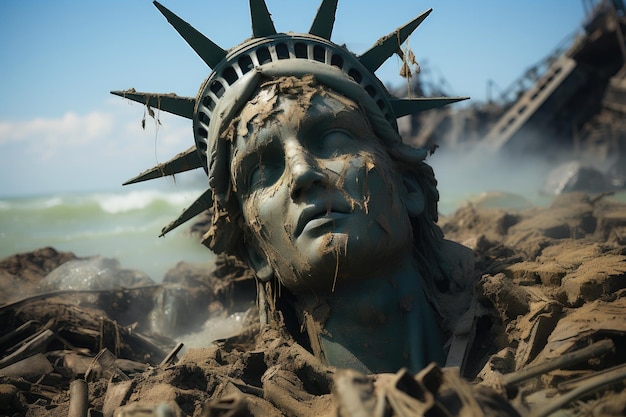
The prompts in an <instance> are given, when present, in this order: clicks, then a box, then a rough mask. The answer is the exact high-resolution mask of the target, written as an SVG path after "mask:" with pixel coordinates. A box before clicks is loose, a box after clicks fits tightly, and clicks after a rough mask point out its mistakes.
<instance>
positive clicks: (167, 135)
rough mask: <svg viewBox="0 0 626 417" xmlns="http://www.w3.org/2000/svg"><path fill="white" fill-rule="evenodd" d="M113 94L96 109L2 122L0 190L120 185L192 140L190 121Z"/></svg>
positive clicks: (172, 154)
mask: <svg viewBox="0 0 626 417" xmlns="http://www.w3.org/2000/svg"><path fill="white" fill-rule="evenodd" d="M142 118H143V106H141V105H138V104H134V105H129V103H128V102H126V101H125V100H122V99H120V98H117V97H111V99H109V100H106V102H105V103H103V105H101V106H100V107H99V108H98V110H97V111H92V112H89V113H86V114H80V113H79V112H75V111H68V112H66V113H65V114H64V115H63V116H61V117H58V118H43V117H37V118H33V119H31V120H26V121H0V195H2V194H9V195H10V194H18V193H19V194H25V193H29V192H30V193H38V192H48V191H50V190H53V189H55V188H56V187H62V188H63V189H92V188H93V187H100V188H104V187H107V186H108V187H111V186H117V185H119V184H121V183H122V182H123V181H124V180H127V179H128V178H131V177H133V176H134V175H136V174H138V173H139V172H142V171H143V170H145V169H147V168H150V167H152V166H155V165H156V164H157V163H160V162H165V161H167V160H169V159H170V158H172V157H173V156H175V155H176V154H178V153H179V152H182V151H184V150H186V149H187V148H189V147H190V146H191V145H193V143H194V140H193V131H192V126H191V120H188V119H184V118H181V117H178V116H173V115H170V114H169V113H163V112H162V113H161V114H160V115H159V119H160V120H161V125H160V126H158V129H157V128H156V126H155V123H154V120H153V119H151V118H150V117H147V118H146V125H145V129H142V127H141V120H142Z"/></svg>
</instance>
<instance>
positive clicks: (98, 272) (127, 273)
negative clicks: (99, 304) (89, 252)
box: [42, 256, 154, 290]
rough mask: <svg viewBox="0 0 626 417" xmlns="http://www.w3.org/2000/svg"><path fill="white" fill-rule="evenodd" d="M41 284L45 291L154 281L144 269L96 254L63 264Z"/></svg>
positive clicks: (128, 285) (150, 282)
mask: <svg viewBox="0 0 626 417" xmlns="http://www.w3.org/2000/svg"><path fill="white" fill-rule="evenodd" d="M42 285H43V286H44V287H45V288H47V289H48V290H112V289H118V288H133V287H141V286H144V285H154V281H152V280H151V279H150V277H149V276H148V275H146V274H145V273H143V272H140V271H134V270H130V269H122V268H120V263H119V261H118V260H117V259H111V258H103V257H101V256H95V257H93V258H87V259H76V260H72V261H68V262H66V263H64V264H63V265H61V266H59V267H58V268H56V269H54V270H53V271H52V272H50V273H49V274H48V275H47V276H46V278H45V279H44V281H43V283H42Z"/></svg>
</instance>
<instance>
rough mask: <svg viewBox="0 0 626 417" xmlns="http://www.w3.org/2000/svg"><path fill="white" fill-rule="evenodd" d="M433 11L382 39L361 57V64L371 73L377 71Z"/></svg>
mask: <svg viewBox="0 0 626 417" xmlns="http://www.w3.org/2000/svg"><path fill="white" fill-rule="evenodd" d="M432 11H433V9H428V10H426V11H425V12H424V13H422V14H421V15H419V16H417V17H416V18H415V19H413V20H411V21H410V22H409V23H407V24H406V25H404V26H401V27H399V28H398V29H396V30H394V31H393V32H391V33H390V34H389V35H387V36H383V37H382V38H380V39H379V40H378V41H377V42H376V43H375V44H374V46H372V47H371V48H370V49H369V50H368V51H367V52H365V53H364V54H363V55H361V56H360V57H359V61H361V64H363V65H364V66H365V68H367V69H368V70H370V71H371V72H374V71H376V70H377V69H378V68H380V66H381V65H382V64H383V63H384V62H385V61H386V60H387V59H388V58H389V57H390V56H391V55H393V53H394V52H396V51H397V50H398V49H400V45H402V44H403V43H404V41H406V39H407V38H408V37H409V36H410V35H411V33H413V31H414V30H415V29H416V28H417V27H418V26H419V25H420V23H422V22H423V21H424V19H426V17H428V15H429V14H430V12H432Z"/></svg>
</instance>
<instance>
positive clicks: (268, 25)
mask: <svg viewBox="0 0 626 417" xmlns="http://www.w3.org/2000/svg"><path fill="white" fill-rule="evenodd" d="M250 17H251V18H252V36H253V37H255V38H263V37H265V36H272V35H276V28H275V27H274V22H272V15H271V14H270V12H269V10H267V5H266V4H265V0H250Z"/></svg>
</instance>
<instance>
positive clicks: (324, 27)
mask: <svg viewBox="0 0 626 417" xmlns="http://www.w3.org/2000/svg"><path fill="white" fill-rule="evenodd" d="M337 3H338V0H322V4H320V7H319V9H317V14H316V15H315V19H313V23H312V24H311V30H309V33H310V34H311V35H316V36H319V37H322V38H324V39H326V40H330V37H331V35H332V33H333V25H334V24H335V13H336V12H337Z"/></svg>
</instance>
